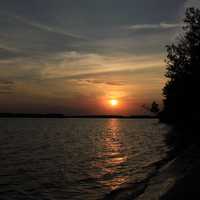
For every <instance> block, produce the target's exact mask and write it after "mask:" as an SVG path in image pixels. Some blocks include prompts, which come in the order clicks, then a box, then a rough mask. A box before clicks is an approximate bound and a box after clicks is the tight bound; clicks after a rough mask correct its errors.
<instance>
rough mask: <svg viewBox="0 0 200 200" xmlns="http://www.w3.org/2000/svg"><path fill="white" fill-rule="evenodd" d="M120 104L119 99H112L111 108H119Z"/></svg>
mask: <svg viewBox="0 0 200 200" xmlns="http://www.w3.org/2000/svg"><path fill="white" fill-rule="evenodd" d="M118 103H119V102H118V100H117V99H111V100H110V105H111V106H117V105H118Z"/></svg>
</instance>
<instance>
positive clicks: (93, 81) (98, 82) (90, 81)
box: [80, 79, 125, 86]
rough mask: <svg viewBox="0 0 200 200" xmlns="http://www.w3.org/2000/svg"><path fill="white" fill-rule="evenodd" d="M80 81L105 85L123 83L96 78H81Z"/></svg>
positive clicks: (121, 83)
mask: <svg viewBox="0 0 200 200" xmlns="http://www.w3.org/2000/svg"><path fill="white" fill-rule="evenodd" d="M80 81H81V82H86V83H89V84H105V85H111V86H122V85H124V84H125V83H123V82H122V81H105V80H98V79H83V80H82V79H81V80H80Z"/></svg>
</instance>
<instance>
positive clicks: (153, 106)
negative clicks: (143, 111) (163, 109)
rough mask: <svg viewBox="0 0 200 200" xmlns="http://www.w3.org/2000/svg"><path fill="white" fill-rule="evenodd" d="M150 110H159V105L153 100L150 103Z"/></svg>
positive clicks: (154, 111) (153, 111) (155, 112)
mask: <svg viewBox="0 0 200 200" xmlns="http://www.w3.org/2000/svg"><path fill="white" fill-rule="evenodd" d="M150 111H151V112H152V113H154V114H158V112H159V111H160V109H159V105H158V104H157V103H156V102H155V101H154V102H153V103H152V104H151V108H150Z"/></svg>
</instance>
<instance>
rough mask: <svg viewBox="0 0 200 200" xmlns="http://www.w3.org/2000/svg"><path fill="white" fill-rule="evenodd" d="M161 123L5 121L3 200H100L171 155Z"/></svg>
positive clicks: (0, 138)
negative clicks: (167, 155) (168, 151)
mask: <svg viewBox="0 0 200 200" xmlns="http://www.w3.org/2000/svg"><path fill="white" fill-rule="evenodd" d="M166 133H167V127H166V126H165V125H163V124H159V123H158V121H157V120H156V119H146V120H144V119H6V118H5V119H0V160H1V163H0V199H1V200H4V199H6V200H18V199H19V200H23V199H26V200H29V199H31V200H33V199H40V200H43V199H44V200H48V199H49V200H62V199H70V200H96V199H101V198H103V197H104V196H105V194H107V193H109V192H110V191H112V190H114V189H117V188H119V187H120V186H122V185H123V184H126V183H129V182H131V183H134V182H136V181H140V180H143V179H144V178H145V177H146V176H147V175H148V173H149V172H150V171H151V168H152V164H153V163H155V162H157V161H159V160H161V159H163V158H164V157H165V156H166V152H167V150H168V148H167V146H166V145H165V142H164V139H165V134H166Z"/></svg>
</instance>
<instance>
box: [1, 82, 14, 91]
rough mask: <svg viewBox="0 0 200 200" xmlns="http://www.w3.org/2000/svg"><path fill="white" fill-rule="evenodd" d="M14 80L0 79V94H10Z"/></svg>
mask: <svg viewBox="0 0 200 200" xmlns="http://www.w3.org/2000/svg"><path fill="white" fill-rule="evenodd" d="M14 84H15V83H14V82H13V81H10V80H5V79H0V94H11V93H13V89H14Z"/></svg>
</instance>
